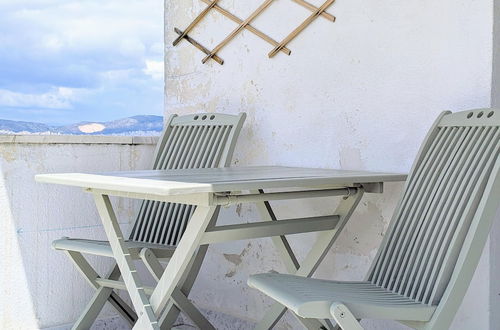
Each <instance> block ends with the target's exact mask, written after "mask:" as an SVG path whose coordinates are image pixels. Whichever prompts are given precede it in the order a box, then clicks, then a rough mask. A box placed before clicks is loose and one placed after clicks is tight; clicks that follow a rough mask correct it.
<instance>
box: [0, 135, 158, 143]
mask: <svg viewBox="0 0 500 330" xmlns="http://www.w3.org/2000/svg"><path fill="white" fill-rule="evenodd" d="M158 138H159V137H158V136H109V135H0V144H2V143H14V144H16V143H17V144H130V145H135V144H156V143H157V142H158Z"/></svg>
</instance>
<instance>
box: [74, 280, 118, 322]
mask: <svg viewBox="0 0 500 330" xmlns="http://www.w3.org/2000/svg"><path fill="white" fill-rule="evenodd" d="M112 291H113V289H111V288H105V287H103V286H101V287H100V288H99V289H97V291H96V293H95V294H94V296H93V297H92V299H91V300H90V302H89V303H88V304H87V307H85V310H84V311H83V313H82V314H81V315H80V317H79V318H78V320H76V322H75V324H74V325H73V327H72V328H71V329H72V330H85V329H90V327H91V326H92V324H93V323H94V321H95V319H96V318H97V316H98V315H99V313H100V312H101V310H102V308H103V307H104V304H105V303H106V301H108V299H109V297H110V296H111V292H112Z"/></svg>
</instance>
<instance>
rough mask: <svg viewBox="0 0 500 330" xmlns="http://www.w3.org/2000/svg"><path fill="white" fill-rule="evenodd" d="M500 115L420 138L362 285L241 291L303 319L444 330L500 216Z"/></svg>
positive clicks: (287, 281)
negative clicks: (266, 299) (392, 322)
mask: <svg viewBox="0 0 500 330" xmlns="http://www.w3.org/2000/svg"><path fill="white" fill-rule="evenodd" d="M499 126H500V110H498V109H497V110H495V109H479V110H473V111H463V112H458V113H450V112H444V113H443V114H441V116H439V118H438V119H437V121H436V122H435V124H434V126H433V127H432V129H431V130H430V132H429V133H428V135H427V137H426V139H425V142H424V143H423V145H422V147H421V149H420V152H419V154H418V156H417V159H416V161H415V163H414V165H413V168H412V170H411V172H410V175H409V177H408V180H407V182H406V185H405V189H404V193H403V196H402V199H401V201H400V202H399V204H398V206H397V208H396V211H395V212H394V215H393V218H392V221H391V224H390V227H389V229H388V232H387V234H386V235H385V237H384V240H383V242H382V245H381V247H380V249H379V251H378V254H377V256H376V258H375V261H374V262H373V265H372V267H371V269H370V271H369V272H368V276H367V278H366V280H365V281H359V282H343V281H327V280H320V279H311V278H304V277H298V276H293V275H282V274H258V275H254V276H251V277H250V279H249V280H248V284H249V285H250V286H251V287H253V288H256V289H258V290H260V291H262V292H263V293H265V294H266V295H268V296H270V297H271V298H273V299H275V300H276V301H277V302H279V303H280V304H282V305H284V306H286V307H287V308H289V309H290V310H292V311H293V312H294V313H295V314H296V315H298V316H300V317H303V318H314V319H334V320H335V321H336V322H337V325H338V326H340V327H341V328H343V329H348V330H350V329H362V328H361V325H360V323H359V319H364V318H373V319H390V320H397V321H399V322H401V323H403V324H406V325H408V326H411V327H413V328H416V329H439V330H443V329H448V328H449V326H450V324H451V322H452V321H453V317H454V316H455V314H456V312H457V309H458V307H459V306H460V303H461V301H462V299H463V297H464V295H465V292H466V290H467V288H468V286H469V283H470V281H471V279H472V276H473V274H474V271H475V269H476V267H477V264H478V262H479V258H480V256H481V252H482V250H483V247H484V245H485V242H486V239H487V237H488V233H489V231H490V228H491V224H492V221H493V219H494V218H495V217H498V216H499V215H500V212H499V211H500V208H499V205H500V161H499V159H498V155H499V152H500V128H499Z"/></svg>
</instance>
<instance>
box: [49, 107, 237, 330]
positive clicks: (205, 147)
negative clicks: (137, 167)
mask: <svg viewBox="0 0 500 330" xmlns="http://www.w3.org/2000/svg"><path fill="white" fill-rule="evenodd" d="M245 117H246V115H245V114H244V113H241V114H239V115H236V116H235V115H224V114H218V113H202V114H195V115H186V116H180V117H179V116H177V115H172V116H171V117H170V118H169V119H168V121H167V123H166V128H165V131H164V132H163V134H162V136H161V138H160V140H159V142H158V145H157V147H156V151H155V155H154V161H153V166H152V168H153V169H155V170H169V169H182V168H210V167H225V166H229V165H230V162H231V158H232V155H233V151H234V147H235V144H236V141H237V138H238V135H239V133H240V130H241V127H242V125H243V122H244V121H245ZM194 209H195V206H192V205H184V204H175V203H164V202H157V201H149V200H145V201H144V202H143V203H142V206H141V208H140V211H139V214H138V216H137V218H136V220H135V223H134V225H133V229H132V231H131V233H130V236H129V240H128V241H127V247H128V251H129V252H130V254H131V256H132V258H133V259H140V260H142V261H143V262H144V263H145V264H146V266H147V268H148V269H149V270H150V272H151V274H152V275H153V277H154V278H155V279H156V280H158V279H159V277H160V276H161V274H162V272H163V266H162V265H161V264H160V263H159V261H158V259H165V258H169V257H171V256H172V254H173V252H174V251H175V246H176V245H177V243H178V242H179V240H180V238H181V237H182V234H183V233H184V230H185V228H186V225H187V223H188V221H189V219H190V217H191V215H192V214H193V212H194ZM217 215H218V210H217V211H216V212H215V215H214V217H213V219H212V221H213V222H215V220H216V218H217ZM53 247H54V248H55V249H57V250H62V251H64V252H65V253H66V254H67V255H68V256H69V257H70V259H71V260H72V261H73V263H74V264H75V266H76V267H77V269H78V270H79V271H80V272H81V273H82V274H83V276H84V277H85V279H86V280H87V281H88V282H89V283H90V285H91V286H92V287H94V288H95V289H96V293H95V295H94V296H93V298H92V300H91V301H90V302H89V304H88V305H87V307H86V309H85V310H84V312H83V313H82V314H81V316H80V317H79V319H78V320H77V321H76V323H75V325H74V326H73V329H88V328H90V326H91V325H92V324H93V322H94V321H95V319H96V317H97V316H98V314H99V312H100V311H101V309H102V308H103V306H104V304H105V303H106V301H109V302H110V303H111V304H112V305H113V307H115V308H116V309H117V311H118V312H119V313H120V314H121V315H122V316H123V317H124V318H125V319H126V320H127V321H128V322H129V323H130V324H131V325H132V324H134V323H135V322H136V320H137V315H136V313H135V312H134V310H133V309H132V308H130V307H129V306H128V305H127V304H126V303H125V302H124V301H123V299H121V298H120V297H119V296H118V295H117V294H116V293H115V292H114V291H113V288H114V289H122V290H125V286H124V285H123V282H120V281H118V279H119V277H120V270H119V269H118V267H117V266H116V263H115V265H114V267H113V268H112V270H111V271H110V272H109V274H108V275H107V276H105V277H100V276H99V275H98V274H97V272H96V271H95V270H94V269H93V268H92V267H91V265H90V264H89V263H88V262H87V260H86V259H85V258H84V257H83V255H82V253H85V254H93V255H100V256H106V257H113V252H112V250H111V247H110V244H109V242H107V241H95V240H87V239H72V238H62V239H59V240H56V241H54V242H53ZM207 248H208V245H204V246H201V247H200V248H199V250H198V253H197V254H196V256H195V258H194V260H193V261H192V265H191V268H190V271H189V275H187V276H186V278H184V279H183V281H182V285H181V286H180V287H178V288H177V289H176V290H175V291H174V293H173V294H172V301H171V302H170V303H169V304H168V305H167V307H166V310H165V312H164V315H165V316H164V317H163V318H162V319H161V321H162V322H161V327H162V328H169V327H170V326H171V325H172V324H173V322H175V320H176V318H177V316H178V314H179V312H180V311H182V312H184V313H185V314H187V316H189V317H190V318H191V319H192V321H193V322H194V323H195V324H197V325H198V326H199V327H200V328H203V329H213V327H212V325H211V324H210V323H209V322H208V321H207V320H206V318H205V317H204V316H203V315H202V314H201V313H200V312H199V310H198V309H197V308H196V307H195V306H194V305H193V304H192V303H191V302H190V301H189V300H188V298H187V296H188V295H189V292H190V290H191V287H192V286H193V284H194V281H195V279H196V276H197V274H198V272H199V269H200V267H201V264H202V261H203V259H204V256H205V253H206V251H207Z"/></svg>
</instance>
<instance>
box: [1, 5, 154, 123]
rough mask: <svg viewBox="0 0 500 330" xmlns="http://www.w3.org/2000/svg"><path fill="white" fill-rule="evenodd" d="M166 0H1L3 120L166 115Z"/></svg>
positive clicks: (63, 120)
mask: <svg viewBox="0 0 500 330" xmlns="http://www.w3.org/2000/svg"><path fill="white" fill-rule="evenodd" d="M162 7H163V1H161V0H141V1H134V0H126V1H123V0H100V1H98V0H79V1H73V0H0V119H10V120H24V121H37V122H44V123H49V124H67V123H74V122H78V121H87V120H88V121H106V120H112V119H117V118H123V117H128V116H132V115H136V114H157V115H162V114H163V8H162Z"/></svg>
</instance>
